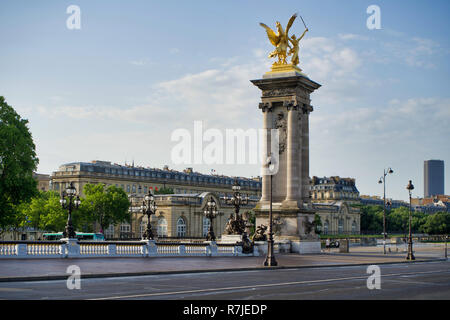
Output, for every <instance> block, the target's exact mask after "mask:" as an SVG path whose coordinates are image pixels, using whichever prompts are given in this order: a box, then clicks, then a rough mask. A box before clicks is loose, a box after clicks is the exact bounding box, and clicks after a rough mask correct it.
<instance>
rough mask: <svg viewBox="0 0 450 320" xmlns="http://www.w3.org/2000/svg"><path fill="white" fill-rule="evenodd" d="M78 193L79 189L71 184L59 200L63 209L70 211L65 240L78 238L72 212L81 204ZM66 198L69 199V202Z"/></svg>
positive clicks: (64, 232)
mask: <svg viewBox="0 0 450 320" xmlns="http://www.w3.org/2000/svg"><path fill="white" fill-rule="evenodd" d="M76 193H77V189H75V187H74V186H73V182H71V183H70V185H69V186H68V187H67V188H66V190H65V191H63V193H62V197H61V199H60V200H59V202H60V203H61V207H62V208H63V209H68V211H69V215H68V218H67V224H66V227H65V229H64V231H63V237H64V238H69V239H74V238H75V237H76V234H75V230H74V228H73V224H72V211H73V210H75V209H78V208H79V206H80V204H81V200H80V197H79V196H78V195H76ZM66 198H68V200H67V199H66Z"/></svg>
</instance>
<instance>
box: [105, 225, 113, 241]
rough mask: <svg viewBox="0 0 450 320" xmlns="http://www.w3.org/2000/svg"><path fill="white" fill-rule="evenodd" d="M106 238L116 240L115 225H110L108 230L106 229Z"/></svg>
mask: <svg viewBox="0 0 450 320" xmlns="http://www.w3.org/2000/svg"><path fill="white" fill-rule="evenodd" d="M105 237H106V238H109V239H111V238H114V225H112V224H110V225H109V227H108V228H107V229H105Z"/></svg>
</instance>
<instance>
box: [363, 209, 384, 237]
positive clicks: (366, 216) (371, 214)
mask: <svg viewBox="0 0 450 320" xmlns="http://www.w3.org/2000/svg"><path fill="white" fill-rule="evenodd" d="M360 209H361V232H374V233H381V232H383V207H381V206H371V205H368V206H360Z"/></svg>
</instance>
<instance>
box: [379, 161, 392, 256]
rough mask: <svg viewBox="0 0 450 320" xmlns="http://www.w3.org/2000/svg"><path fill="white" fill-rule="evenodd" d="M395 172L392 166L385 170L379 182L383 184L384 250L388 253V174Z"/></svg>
mask: <svg viewBox="0 0 450 320" xmlns="http://www.w3.org/2000/svg"><path fill="white" fill-rule="evenodd" d="M391 173H394V171H393V170H392V169H391V168H388V169H387V170H386V169H384V170H383V176H382V177H381V178H380V180H378V183H380V184H381V183H382V184H383V252H384V254H386V236H387V234H386V176H387V175H388V174H391Z"/></svg>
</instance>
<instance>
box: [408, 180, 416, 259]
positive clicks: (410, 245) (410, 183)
mask: <svg viewBox="0 0 450 320" xmlns="http://www.w3.org/2000/svg"><path fill="white" fill-rule="evenodd" d="M406 189H407V190H408V192H409V240H408V255H407V256H406V260H415V259H416V258H415V257H414V254H413V244H412V231H411V192H412V190H414V186H413V184H412V181H411V180H409V183H408V185H407V186H406Z"/></svg>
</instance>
